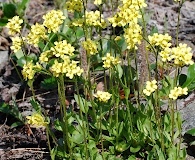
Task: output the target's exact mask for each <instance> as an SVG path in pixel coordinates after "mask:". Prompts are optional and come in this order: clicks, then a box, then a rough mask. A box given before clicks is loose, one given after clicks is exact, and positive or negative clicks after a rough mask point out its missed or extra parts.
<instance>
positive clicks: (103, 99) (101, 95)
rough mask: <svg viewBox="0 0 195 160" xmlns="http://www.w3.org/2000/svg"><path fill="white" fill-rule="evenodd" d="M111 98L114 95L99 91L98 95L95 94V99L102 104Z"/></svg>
mask: <svg viewBox="0 0 195 160" xmlns="http://www.w3.org/2000/svg"><path fill="white" fill-rule="evenodd" d="M111 96H112V94H110V93H108V92H103V91H97V93H96V94H94V97H96V98H97V99H98V100H99V101H100V102H108V100H109V99H110V98H111Z"/></svg>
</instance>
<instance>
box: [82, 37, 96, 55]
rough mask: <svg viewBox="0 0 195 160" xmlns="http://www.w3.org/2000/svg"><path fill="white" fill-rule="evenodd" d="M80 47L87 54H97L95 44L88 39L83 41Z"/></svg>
mask: <svg viewBox="0 0 195 160" xmlns="http://www.w3.org/2000/svg"><path fill="white" fill-rule="evenodd" d="M82 46H83V48H84V49H85V50H86V52H87V54H90V55H95V54H96V53H97V52H98V51H97V45H96V43H95V42H94V41H92V40H90V39H87V40H86V41H84V42H83V43H82Z"/></svg>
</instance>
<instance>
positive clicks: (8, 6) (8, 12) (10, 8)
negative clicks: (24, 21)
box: [3, 3, 16, 18]
mask: <svg viewBox="0 0 195 160" xmlns="http://www.w3.org/2000/svg"><path fill="white" fill-rule="evenodd" d="M3 14H4V16H5V17H7V18H12V17H14V16H15V15H16V6H15V5H14V4H13V3H4V5H3Z"/></svg>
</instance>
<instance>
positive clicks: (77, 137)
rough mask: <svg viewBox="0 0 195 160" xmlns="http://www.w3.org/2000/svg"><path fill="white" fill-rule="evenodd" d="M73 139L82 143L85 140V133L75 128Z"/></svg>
mask: <svg viewBox="0 0 195 160" xmlns="http://www.w3.org/2000/svg"><path fill="white" fill-rule="evenodd" d="M71 140H72V141H73V142H74V143H76V144H81V143H82V142H83V141H84V135H83V134H81V133H80V132H78V131H76V130H75V131H74V132H73V133H72V137H71Z"/></svg>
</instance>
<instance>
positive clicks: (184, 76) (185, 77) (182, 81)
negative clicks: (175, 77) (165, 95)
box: [179, 74, 187, 86]
mask: <svg viewBox="0 0 195 160" xmlns="http://www.w3.org/2000/svg"><path fill="white" fill-rule="evenodd" d="M186 79H187V75H185V74H180V76H179V85H180V86H182V85H183V84H184V83H185V81H186Z"/></svg>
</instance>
